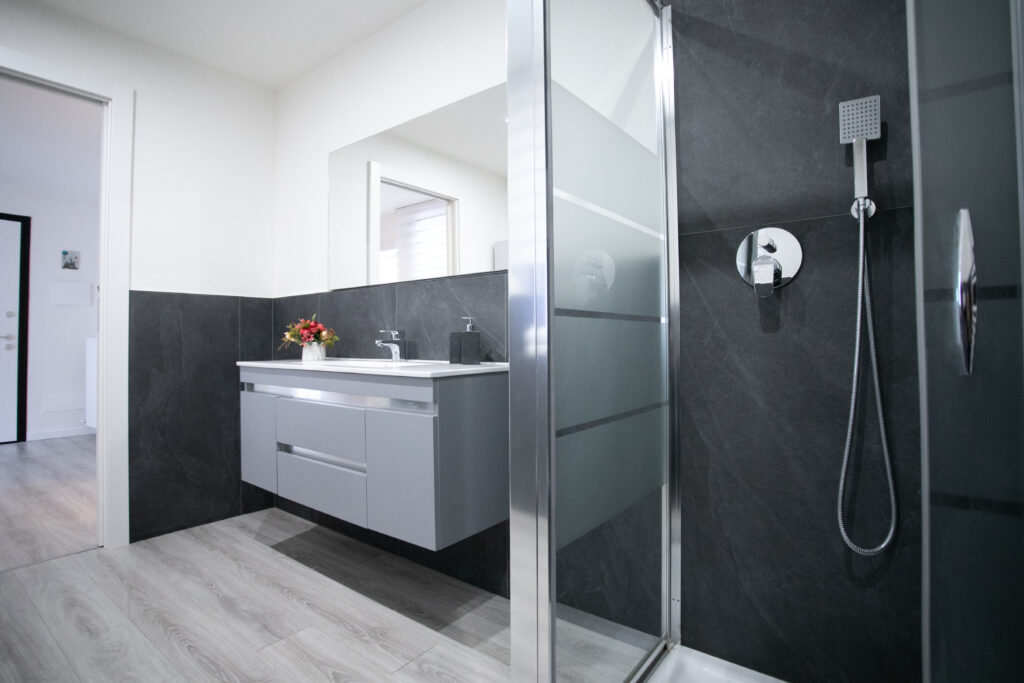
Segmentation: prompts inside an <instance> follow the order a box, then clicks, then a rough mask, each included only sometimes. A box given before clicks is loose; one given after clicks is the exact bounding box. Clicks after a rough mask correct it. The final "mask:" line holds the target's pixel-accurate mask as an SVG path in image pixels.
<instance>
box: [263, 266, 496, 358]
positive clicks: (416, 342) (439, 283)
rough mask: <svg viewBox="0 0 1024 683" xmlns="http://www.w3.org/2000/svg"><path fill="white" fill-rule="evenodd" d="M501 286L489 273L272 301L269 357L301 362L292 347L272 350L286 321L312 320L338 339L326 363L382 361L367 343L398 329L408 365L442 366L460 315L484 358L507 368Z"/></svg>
mask: <svg viewBox="0 0 1024 683" xmlns="http://www.w3.org/2000/svg"><path fill="white" fill-rule="evenodd" d="M507 282H508V275H507V273H506V272H505V271H495V272H490V273H474V274H471V275H455V276H452V277H442V278H433V279H430V280H413V281H411V282H399V283H397V284H396V283H392V284H385V285H370V286H368V287H356V288H353V289H339V290H335V291H333V292H324V293H321V294H303V295H299V296H290V297H282V298H280V299H275V300H274V322H273V324H274V332H275V339H276V340H277V342H276V343H275V346H274V349H275V350H274V358H298V357H299V356H300V355H301V349H300V348H299V347H298V346H296V345H292V346H291V347H290V348H288V349H281V350H278V349H277V344H279V343H280V337H281V335H282V334H284V330H285V326H286V325H287V324H288V323H289V322H294V321H296V320H298V319H299V318H300V317H301V318H308V317H309V316H311V315H312V314H313V313H317V314H318V315H317V320H319V321H321V322H323V323H324V324H325V325H327V326H329V327H333V328H334V329H335V331H336V332H337V334H338V337H339V339H338V342H337V343H335V345H334V346H333V347H331V348H330V349H328V351H327V353H328V355H329V356H337V357H342V358H385V357H387V353H386V352H385V351H383V350H381V349H379V348H377V347H376V346H375V345H374V340H376V339H380V338H381V335H380V330H401V331H402V338H403V339H405V340H407V342H408V355H409V357H410V358H421V359H426V360H448V357H449V356H448V351H449V349H448V342H449V335H450V334H451V333H452V332H457V331H458V330H461V329H464V325H465V321H464V320H462V316H473V318H474V325H475V326H476V329H477V330H479V331H480V341H481V346H482V350H483V359H484V360H485V361H506V360H507V359H508V310H507V298H508V297H507V293H506V292H507V287H508V284H507Z"/></svg>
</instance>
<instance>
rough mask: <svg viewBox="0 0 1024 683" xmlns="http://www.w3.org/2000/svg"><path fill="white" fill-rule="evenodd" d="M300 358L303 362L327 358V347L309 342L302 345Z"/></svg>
mask: <svg viewBox="0 0 1024 683" xmlns="http://www.w3.org/2000/svg"><path fill="white" fill-rule="evenodd" d="M302 360H303V361H305V362H314V361H321V360H327V347H326V346H324V345H323V344H318V343H317V342H309V343H308V344H306V345H305V346H303V347H302Z"/></svg>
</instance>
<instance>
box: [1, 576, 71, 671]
mask: <svg viewBox="0 0 1024 683" xmlns="http://www.w3.org/2000/svg"><path fill="white" fill-rule="evenodd" d="M33 680H35V681H75V680H78V677H77V676H76V675H75V673H74V671H73V670H72V669H71V665H70V664H69V663H68V660H67V658H66V657H65V656H64V652H63V651H62V650H61V649H60V646H59V645H57V641H56V640H55V639H54V637H53V635H52V634H51V633H50V631H49V629H48V628H46V624H45V623H44V622H43V619H42V617H40V616H39V613H38V612H37V611H36V608H35V605H34V604H33V603H32V599H31V598H30V597H29V595H28V593H26V592H25V589H24V588H23V587H22V586H21V584H20V583H19V582H18V578H17V577H16V576H15V575H14V574H13V573H11V572H3V573H0V681H33Z"/></svg>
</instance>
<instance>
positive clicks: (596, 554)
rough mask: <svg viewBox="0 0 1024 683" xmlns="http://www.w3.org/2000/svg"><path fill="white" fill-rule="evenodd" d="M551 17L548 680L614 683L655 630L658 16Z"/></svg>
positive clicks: (637, 3)
mask: <svg viewBox="0 0 1024 683" xmlns="http://www.w3.org/2000/svg"><path fill="white" fill-rule="evenodd" d="M550 17H551V20H550V45H551V49H550V55H551V78H552V82H551V84H550V85H551V87H550V92H551V101H550V111H551V118H550V126H551V167H552V185H553V188H552V190H553V200H552V201H553V206H552V227H551V231H552V252H553V253H552V268H553V273H552V280H551V282H552V291H551V296H552V298H553V301H554V316H553V318H552V321H551V327H552V329H551V348H550V349H549V353H550V358H551V367H552V370H553V374H554V377H553V390H552V391H553V401H554V415H555V437H556V438H555V445H554V455H553V457H554V473H553V475H554V476H553V479H554V504H553V526H554V533H553V536H554V538H553V542H554V547H555V548H556V549H557V550H556V553H555V564H556V567H555V570H556V576H557V581H556V598H557V603H558V604H557V609H556V613H557V616H558V618H557V620H556V623H555V671H556V677H557V678H558V679H559V680H587V681H621V680H623V679H624V678H625V677H626V676H627V675H629V673H630V671H631V670H632V669H633V668H634V667H635V666H636V665H638V664H639V663H640V661H641V659H642V658H643V657H644V656H645V655H646V653H647V650H648V649H649V648H650V647H653V646H654V645H655V644H656V643H657V642H658V638H659V637H660V636H661V635H662V633H663V630H664V628H663V619H662V617H663V609H665V606H663V601H662V596H661V595H660V586H661V585H662V584H661V580H662V571H663V566H662V564H663V563H662V546H661V543H660V539H661V534H662V529H663V524H664V519H663V506H662V504H661V500H662V496H663V494H664V490H665V483H666V472H667V462H668V460H667V458H668V444H669V439H668V398H669V394H668V392H669V386H668V320H667V316H668V311H667V300H668V297H667V285H668V276H667V270H666V268H667V257H668V247H667V245H668V243H667V240H666V234H667V233H666V224H667V221H666V218H665V216H666V212H665V155H664V151H663V137H664V136H663V134H662V131H661V125H662V116H661V102H660V100H659V91H658V89H657V88H656V87H655V83H656V78H655V76H656V70H655V64H656V57H658V56H660V54H661V45H660V35H661V34H660V22H659V19H658V18H657V17H656V16H655V14H654V13H653V11H652V10H651V7H650V5H649V4H648V3H647V2H646V1H645V0H606V1H603V2H599V3H594V2H585V1H583V0H551V2H550ZM652 539H653V541H652ZM581 653H586V654H585V656H583V657H581V656H580V654H581ZM581 668H582V669H583V671H581V670H580V669H581Z"/></svg>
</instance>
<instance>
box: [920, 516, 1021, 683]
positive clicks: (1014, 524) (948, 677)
mask: <svg viewBox="0 0 1024 683" xmlns="http://www.w3.org/2000/svg"><path fill="white" fill-rule="evenodd" d="M931 533H932V537H931V539H932V540H931V558H930V564H931V572H930V576H931V601H930V604H931V647H932V653H933V655H932V678H933V680H936V681H1012V680H1017V679H1018V678H1020V672H1021V671H1024V648H1021V643H1022V642H1024V622H1022V621H1021V619H1020V605H1021V604H1024V583H1022V582H1021V574H1020V568H1021V566H1024V518H1022V517H1021V516H1020V514H1005V513H1004V514H994V513H991V512H982V511H979V510H964V509H955V508H949V507H944V506H941V505H935V504H934V503H933V504H932V506H931ZM979 579H980V580H979Z"/></svg>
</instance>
